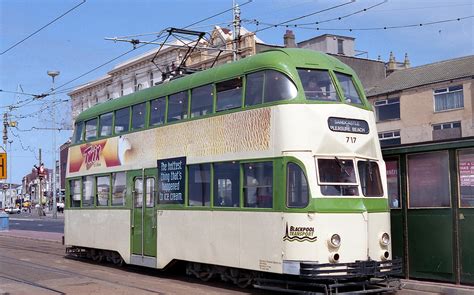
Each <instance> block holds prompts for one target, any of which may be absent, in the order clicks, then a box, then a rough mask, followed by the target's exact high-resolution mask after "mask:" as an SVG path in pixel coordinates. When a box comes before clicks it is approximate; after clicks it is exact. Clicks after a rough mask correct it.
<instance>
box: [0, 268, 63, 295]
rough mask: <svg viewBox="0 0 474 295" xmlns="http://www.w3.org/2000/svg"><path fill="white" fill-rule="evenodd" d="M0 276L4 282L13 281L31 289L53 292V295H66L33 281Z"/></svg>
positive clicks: (3, 274)
mask: <svg viewBox="0 0 474 295" xmlns="http://www.w3.org/2000/svg"><path fill="white" fill-rule="evenodd" d="M0 273H1V274H2V275H0V278H3V279H6V280H10V281H14V282H17V283H22V284H26V285H30V286H33V287H36V288H40V289H44V290H48V291H51V292H54V293H57V294H66V293H64V292H62V291H59V290H56V289H53V288H50V287H47V286H44V285H41V284H38V283H35V282H33V281H29V280H25V279H20V278H17V277H12V276H10V275H7V274H5V273H4V272H0Z"/></svg>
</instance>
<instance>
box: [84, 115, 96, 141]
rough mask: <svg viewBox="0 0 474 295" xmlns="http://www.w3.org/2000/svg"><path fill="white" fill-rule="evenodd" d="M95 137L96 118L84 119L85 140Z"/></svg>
mask: <svg viewBox="0 0 474 295" xmlns="http://www.w3.org/2000/svg"><path fill="white" fill-rule="evenodd" d="M96 137H97V118H95V119H92V120H89V121H86V140H90V139H94V138H96Z"/></svg>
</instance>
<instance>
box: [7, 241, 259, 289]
mask: <svg viewBox="0 0 474 295" xmlns="http://www.w3.org/2000/svg"><path fill="white" fill-rule="evenodd" d="M64 251H65V248H64V246H63V245H61V244H60V243H57V242H48V241H40V240H33V239H25V238H19V237H14V236H2V237H1V238H0V294H203V295H204V294H257V293H256V292H255V290H252V289H238V288H235V287H234V286H233V285H231V284H227V283H222V282H206V283H202V282H200V281H198V280H197V279H194V278H191V277H188V276H185V275H184V274H182V273H181V272H161V271H158V270H154V269H147V268H142V267H135V266H126V267H121V268H120V267H113V266H111V265H110V264H106V263H102V264H96V263H91V262H88V261H77V260H72V259H67V258H65V257H64ZM259 294H263V293H259Z"/></svg>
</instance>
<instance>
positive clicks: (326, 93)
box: [298, 69, 339, 101]
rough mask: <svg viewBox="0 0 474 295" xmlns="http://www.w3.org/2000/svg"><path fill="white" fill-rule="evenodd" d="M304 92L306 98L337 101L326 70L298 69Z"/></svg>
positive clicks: (334, 89)
mask: <svg viewBox="0 0 474 295" xmlns="http://www.w3.org/2000/svg"><path fill="white" fill-rule="evenodd" d="M298 75H299V76H300V79H301V84H302V85H303V89H304V94H305V96H306V99H308V100H318V101H339V98H338V96H337V92H336V88H335V87H334V84H333V82H332V80H331V77H330V76H329V72H328V71H324V70H310V69H298Z"/></svg>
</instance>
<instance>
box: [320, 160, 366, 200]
mask: <svg viewBox="0 0 474 295" xmlns="http://www.w3.org/2000/svg"><path fill="white" fill-rule="evenodd" d="M318 171H319V182H320V183H321V184H322V185H321V193H322V194H323V195H325V196H357V195H359V190H358V187H357V180H356V175H355V169H354V161H352V160H348V159H339V158H337V157H334V158H333V159H318Z"/></svg>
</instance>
